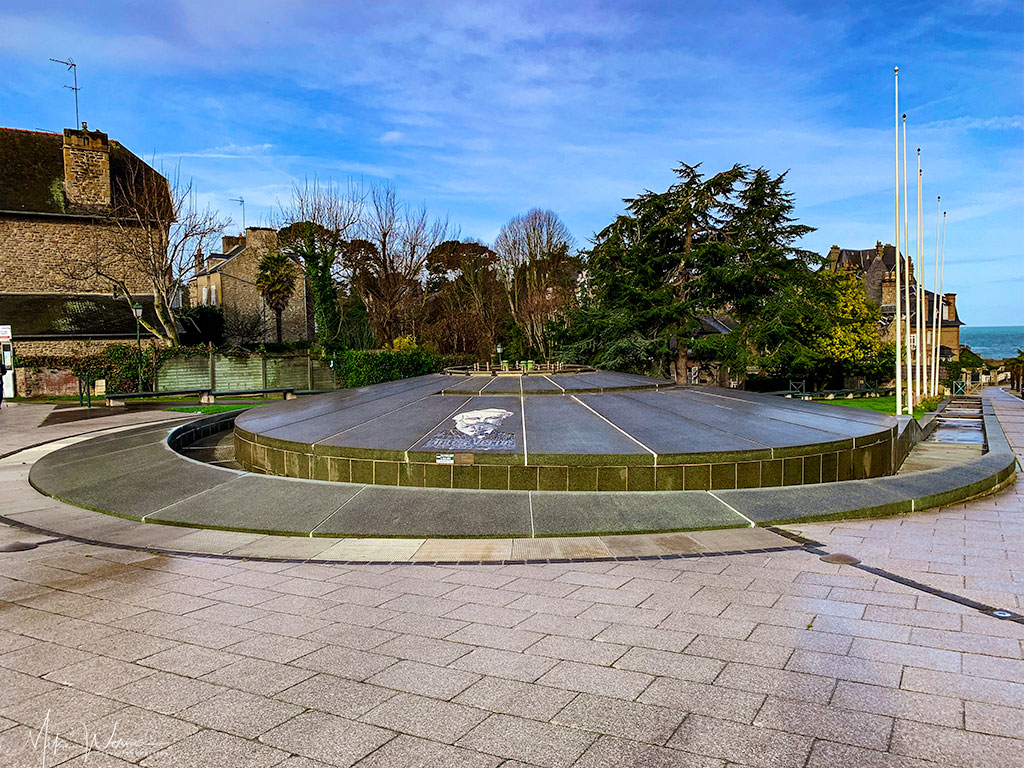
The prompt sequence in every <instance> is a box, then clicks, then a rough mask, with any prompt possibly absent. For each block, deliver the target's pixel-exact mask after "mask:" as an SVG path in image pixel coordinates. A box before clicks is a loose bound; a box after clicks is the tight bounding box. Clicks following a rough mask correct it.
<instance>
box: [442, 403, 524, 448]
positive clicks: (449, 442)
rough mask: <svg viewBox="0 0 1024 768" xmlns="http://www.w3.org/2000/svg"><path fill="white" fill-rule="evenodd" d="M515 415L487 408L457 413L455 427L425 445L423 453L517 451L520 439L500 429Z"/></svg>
mask: <svg viewBox="0 0 1024 768" xmlns="http://www.w3.org/2000/svg"><path fill="white" fill-rule="evenodd" d="M511 415H512V411H506V410H505V409H504V408H483V409H481V410H479V411H465V412H463V413H457V414H455V416H454V417H452V420H453V421H454V422H455V427H454V428H453V429H447V430H445V431H444V432H438V433H437V434H436V435H434V436H433V437H432V438H431V439H430V441H429V442H427V443H426V444H424V446H423V449H424V450H438V451H464V452H467V453H476V452H478V451H514V450H515V449H516V436H515V435H514V434H512V433H511V432H501V431H500V430H499V429H498V427H500V426H501V423H502V422H503V421H505V419H507V418H508V417H509V416H511Z"/></svg>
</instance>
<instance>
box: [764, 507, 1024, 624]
mask: <svg viewBox="0 0 1024 768" xmlns="http://www.w3.org/2000/svg"><path fill="white" fill-rule="evenodd" d="M768 527H769V530H772V531H773V532H775V533H778V534H780V535H782V536H785V538H787V539H791V540H793V541H797V540H800V539H803V537H801V536H797V535H796V534H790V535H787V533H788V532H784V531H783V530H782V529H778V528H774V527H772V526H768ZM803 541H805V542H806V543H804V544H803V546H802V547H801V549H803V550H804V551H805V552H807V553H808V554H811V555H816V556H818V557H819V558H823V557H827V556H828V555H829V554H832V553H830V552H829V551H828V550H827V549H825V545H824V544H821V543H820V542H817V541H812V540H810V539H803ZM850 565H851V566H852V567H854V568H856V569H857V570H859V571H864V572H865V573H870V574H871V575H872V576H877V577H878V578H881V579H886V580H887V581H891V582H894V583H895V584H902V585H903V586H905V587H909V588H910V589H915V590H917V591H918V592H924V593H925V594H928V595H932V596H933V597H939V598H942V599H943V600H948V601H950V602H952V603H956V604H957V605H962V606H964V607H965V608H970V609H972V610H975V611H978V612H979V613H983V614H985V615H986V616H991V617H992V618H994V619H1000V620H1002V621H1012V622H1015V623H1017V624H1024V615H1021V614H1019V613H1016V612H1015V611H1010V610H1007V609H1005V608H996V607H995V606H992V605H989V604H988V603H982V602H979V601H977V600H972V599H971V598H969V597H964V596H963V595H958V594H956V593H955V592H947V591H946V590H944V589H938V588H937V587H932V586H930V585H928V584H925V583H924V582H921V581H917V580H916V579H909V578H907V577H906V576H900V575H899V574H898V573H893V572H892V571H887V570H885V569H884V568H877V567H875V566H873V565H867V564H865V563H861V562H857V563H850Z"/></svg>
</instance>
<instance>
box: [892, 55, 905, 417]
mask: <svg viewBox="0 0 1024 768" xmlns="http://www.w3.org/2000/svg"><path fill="white" fill-rule="evenodd" d="M893 74H894V76H895V79H896V239H895V240H893V243H894V244H895V245H894V246H893V248H894V249H895V251H896V253H895V259H894V261H895V262H896V415H897V416H899V415H900V414H902V413H903V361H902V360H900V351H901V350H900V347H901V346H902V344H903V339H902V338H900V334H901V333H902V330H903V329H902V328H901V325H902V323H901V322H900V320H901V318H900V315H901V314H902V313H901V312H900V289H901V288H902V286H901V285H900V272H901V271H902V270H901V269H900V68H899V67H893Z"/></svg>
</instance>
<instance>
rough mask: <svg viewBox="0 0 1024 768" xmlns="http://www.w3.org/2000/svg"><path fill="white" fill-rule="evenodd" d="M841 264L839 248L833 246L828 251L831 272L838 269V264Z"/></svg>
mask: <svg viewBox="0 0 1024 768" xmlns="http://www.w3.org/2000/svg"><path fill="white" fill-rule="evenodd" d="M838 263H839V246H838V245H833V246H832V247H831V248H829V249H828V267H829V269H831V270H833V271H834V270H835V269H836V264H838Z"/></svg>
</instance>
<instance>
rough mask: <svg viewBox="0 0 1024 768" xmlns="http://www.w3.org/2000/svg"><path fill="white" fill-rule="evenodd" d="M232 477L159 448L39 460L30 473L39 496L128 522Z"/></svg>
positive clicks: (147, 447)
mask: <svg viewBox="0 0 1024 768" xmlns="http://www.w3.org/2000/svg"><path fill="white" fill-rule="evenodd" d="M74 448H75V446H71V447H70V448H65V449H63V450H65V451H70V450H73V449H74ZM57 453H61V451H58V452H57ZM51 455H53V454H51ZM46 458H49V457H46ZM236 477H238V475H237V474H236V473H233V472H229V471H227V470H223V469H218V468H216V467H212V466H203V465H200V464H195V463H192V462H189V461H185V460H184V459H183V458H182V457H180V456H178V455H177V454H175V453H173V452H171V451H169V450H167V449H166V448H164V447H163V445H162V444H157V445H149V446H143V447H140V448H136V449H133V450H132V451H127V452H125V453H122V454H118V455H117V456H115V457H110V458H103V457H96V458H91V459H88V460H86V461H80V462H73V463H63V464H61V463H53V464H45V465H44V464H43V462H42V461H40V462H37V463H36V464H35V466H33V467H32V470H31V472H30V473H29V478H30V480H31V482H32V483H33V485H35V486H36V487H37V488H39V489H40V490H42V491H43V492H44V493H48V494H50V495H52V496H56V497H57V498H60V499H65V500H67V501H70V502H72V503H74V504H77V505H78V506H81V507H86V508H88V509H96V510H100V511H102V512H112V513H114V514H118V515H127V516H132V517H142V516H144V515H148V514H150V513H152V512H155V511H156V510H158V509H162V508H163V507H165V506H167V505H168V504H173V503H175V502H177V501H180V500H181V499H182V498H185V497H186V496H189V495H191V494H195V493H199V492H201V491H204V490H206V489H209V488H213V487H215V486H217V485H220V484H221V483H225V482H227V481H229V480H232V479H234V478H236Z"/></svg>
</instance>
